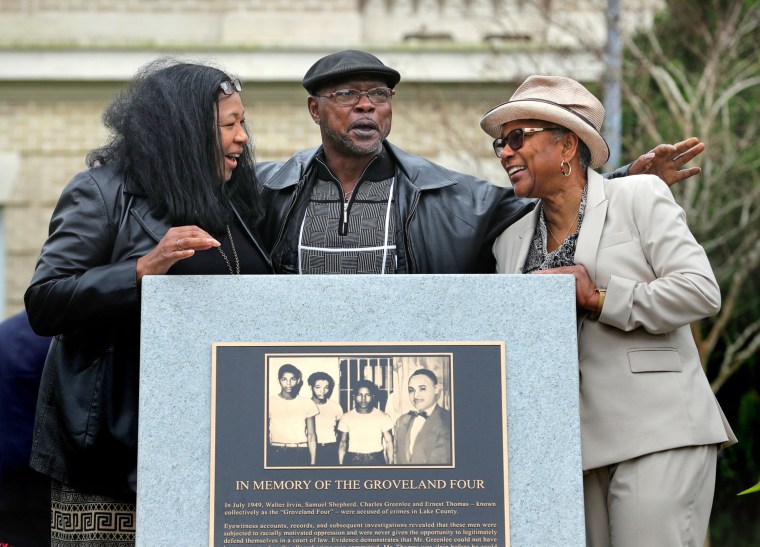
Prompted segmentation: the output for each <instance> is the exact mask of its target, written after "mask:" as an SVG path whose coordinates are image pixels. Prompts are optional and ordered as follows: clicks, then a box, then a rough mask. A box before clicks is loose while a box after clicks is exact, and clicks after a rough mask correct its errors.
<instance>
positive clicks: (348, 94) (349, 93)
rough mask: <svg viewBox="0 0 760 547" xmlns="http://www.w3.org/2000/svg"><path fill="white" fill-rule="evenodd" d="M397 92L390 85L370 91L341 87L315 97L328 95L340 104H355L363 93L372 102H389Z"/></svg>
mask: <svg viewBox="0 0 760 547" xmlns="http://www.w3.org/2000/svg"><path fill="white" fill-rule="evenodd" d="M395 94H396V92H395V91H394V90H392V89H391V88H389V87H375V88H373V89H370V90H369V91H359V90H358V89H339V90H337V91H333V92H332V93H328V94H327V95H314V96H315V97H327V98H328V99H332V100H334V101H335V102H336V103H338V104H344V105H355V104H356V103H358V102H359V99H361V98H362V95H366V96H367V98H368V99H369V101H370V102H371V103H372V104H387V103H389V102H391V98H392V97H393V96H394V95H395Z"/></svg>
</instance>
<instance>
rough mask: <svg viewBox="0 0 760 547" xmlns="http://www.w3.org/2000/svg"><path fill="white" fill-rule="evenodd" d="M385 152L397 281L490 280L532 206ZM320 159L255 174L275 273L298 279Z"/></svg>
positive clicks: (311, 153)
mask: <svg viewBox="0 0 760 547" xmlns="http://www.w3.org/2000/svg"><path fill="white" fill-rule="evenodd" d="M385 150H386V151H387V153H388V154H389V155H390V156H391V158H392V159H393V160H394V163H395V165H396V184H395V193H396V195H395V203H396V211H397V213H398V217H397V218H398V219H399V222H398V229H397V233H396V245H397V256H398V267H397V269H396V273H493V272H494V271H495V270H496V262H495V259H494V257H493V253H492V252H491V247H492V245H493V242H494V240H495V239H496V237H497V236H498V235H499V234H500V233H501V232H503V231H504V229H505V228H506V227H507V226H509V225H510V224H512V223H513V222H514V221H516V220H517V219H519V218H520V217H522V216H523V215H525V214H526V213H527V212H528V211H530V210H531V209H532V208H533V205H534V202H533V201H531V200H522V199H518V198H517V197H515V195H514V192H513V191H512V189H507V188H501V187H498V186H494V185H493V184H490V183H488V182H486V181H484V180H482V179H478V178H476V177H473V176H470V175H465V174H463V173H458V172H456V171H451V170H449V169H446V168H444V167H441V166H440V165H437V164H435V163H433V162H431V161H429V160H426V159H424V158H421V157H419V156H414V155H412V154H409V153H407V152H404V151H403V150H401V149H400V148H397V147H395V146H393V145H392V144H390V143H389V142H387V141H386V142H385ZM320 152H321V147H319V148H314V149H312V150H307V151H304V152H299V153H297V154H296V155H294V156H293V157H292V158H290V160H288V161H287V162H284V163H276V162H272V163H262V164H260V165H259V167H258V175H259V180H260V181H262V184H263V187H264V189H263V192H262V197H263V199H264V202H265V206H266V209H267V210H266V221H265V224H264V226H263V228H262V237H263V238H264V241H265V243H266V245H267V246H268V248H269V249H270V250H271V254H272V261H273V264H274V268H275V271H276V272H278V273H297V272H298V233H299V230H300V226H301V220H302V219H303V217H304V213H305V209H306V205H307V203H308V199H309V196H310V194H311V185H312V184H313V177H312V174H313V171H314V159H315V157H316V156H317V155H319V154H320Z"/></svg>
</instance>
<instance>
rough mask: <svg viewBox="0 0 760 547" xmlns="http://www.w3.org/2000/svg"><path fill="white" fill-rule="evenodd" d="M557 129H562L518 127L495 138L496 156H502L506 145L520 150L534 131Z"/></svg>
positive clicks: (494, 149) (494, 148) (553, 128)
mask: <svg viewBox="0 0 760 547" xmlns="http://www.w3.org/2000/svg"><path fill="white" fill-rule="evenodd" d="M555 129H561V128H560V127H518V128H517V129H513V130H512V131H510V132H509V133H507V136H506V137H500V138H498V139H494V140H493V151H494V152H496V157H498V158H500V157H501V153H502V151H503V150H504V147H505V146H509V147H510V148H511V149H512V150H519V149H520V148H522V145H523V142H524V141H525V137H526V136H530V135H533V134H534V133H540V132H541V131H553V130H555Z"/></svg>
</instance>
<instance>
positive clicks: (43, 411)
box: [25, 59, 272, 546]
mask: <svg viewBox="0 0 760 547" xmlns="http://www.w3.org/2000/svg"><path fill="white" fill-rule="evenodd" d="M241 90H242V88H241V85H240V82H239V81H238V80H237V79H233V78H232V77H230V76H229V75H227V74H226V73H224V72H223V71H221V70H219V69H217V68H212V67H209V66H204V65H199V64H191V63H178V62H176V61H172V60H167V59H163V60H159V61H157V62H154V63H151V64H150V65H148V66H146V67H144V68H143V69H142V70H141V71H140V72H139V73H138V75H137V76H136V77H135V79H134V80H133V82H132V84H131V85H130V87H129V88H128V89H127V90H126V91H125V92H123V93H122V94H121V95H119V96H118V97H117V98H116V99H115V100H114V101H113V102H112V103H111V105H110V106H109V107H108V108H107V110H106V112H105V114H104V116H103V120H104V123H105V125H106V126H107V127H108V128H109V129H110V130H111V134H112V137H111V140H110V141H109V142H108V144H106V145H105V146H103V147H102V148H99V149H97V150H94V151H93V152H91V153H90V154H89V156H88V158H87V163H88V165H89V166H90V168H89V169H87V170H86V171H83V172H81V173H79V174H77V175H75V176H74V178H73V179H72V180H71V182H69V184H68V185H67V186H66V188H65V189H64V190H63V193H62V194H61V197H60V199H59V201H58V204H57V206H56V208H55V211H54V212H53V216H52V219H51V222H50V230H49V237H48V239H47V241H46V242H45V245H44V246H43V248H42V252H41V255H40V259H39V262H38V264H37V268H36V270H35V273H34V276H33V278H32V282H31V285H30V286H29V288H28V289H27V291H26V294H25V302H26V308H27V311H28V313H29V318H30V322H31V324H32V326H33V328H34V330H35V331H36V332H37V333H38V334H43V335H51V336H54V339H53V342H52V344H51V348H50V352H49V354H48V357H47V361H46V363H45V368H44V372H43V376H42V382H41V388H40V397H39V400H38V403H37V416H36V422H35V431H34V441H33V443H34V444H33V447H32V457H31V466H32V467H33V468H34V469H36V470H37V471H39V472H41V473H43V474H45V475H47V476H49V477H50V478H51V479H52V510H53V519H52V521H53V531H52V538H53V545H54V546H55V545H61V546H64V545H73V544H74V543H76V545H101V544H103V543H105V542H113V541H116V540H122V541H123V540H124V539H125V538H126V539H127V542H126V543H118V544H119V545H129V544H130V542H133V541H134V530H135V522H134V500H135V490H136V482H137V480H136V463H137V405H138V373H139V370H138V368H139V309H140V283H141V280H142V278H143V277H144V276H145V275H162V274H202V275H203V274H211V275H213V274H266V273H271V271H272V267H271V260H270V259H269V256H268V254H267V253H266V251H265V250H264V247H263V245H262V244H261V243H260V240H259V237H258V234H257V232H256V229H255V226H256V225H257V223H258V221H259V219H260V216H261V210H260V205H259V198H258V193H257V192H258V190H257V188H258V184H257V181H256V179H255V174H254V169H253V168H252V166H253V155H252V152H251V150H250V148H249V146H248V130H247V128H246V125H245V113H244V110H243V105H242V102H241V100H240V95H239V92H240V91H241ZM83 504H84V505H83ZM96 513H97V514H98V518H95V514H96ZM90 517H92V518H90ZM88 522H98V523H100V524H99V525H98V526H101V527H102V529H101V530H99V531H97V532H92V531H91V530H88V534H87V536H86V537H87V538H88V539H87V541H83V538H84V537H85V536H82V535H81V533H82V532H83V530H84V528H83V527H84V525H85V523H88ZM106 530H108V531H106ZM110 544H114V543H109V545H110Z"/></svg>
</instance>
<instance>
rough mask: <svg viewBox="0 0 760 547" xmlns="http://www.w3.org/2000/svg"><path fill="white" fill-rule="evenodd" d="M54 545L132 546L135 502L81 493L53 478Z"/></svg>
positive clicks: (52, 530)
mask: <svg viewBox="0 0 760 547" xmlns="http://www.w3.org/2000/svg"><path fill="white" fill-rule="evenodd" d="M50 506H51V509H52V515H51V532H50V538H51V547H132V546H134V544H135V504H134V503H127V502H122V501H116V500H114V499H111V498H107V497H104V496H97V495H94V494H82V493H81V492H77V491H76V490H72V489H71V488H69V487H68V486H66V485H65V484H62V483H60V482H58V481H52V483H51V488H50Z"/></svg>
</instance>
